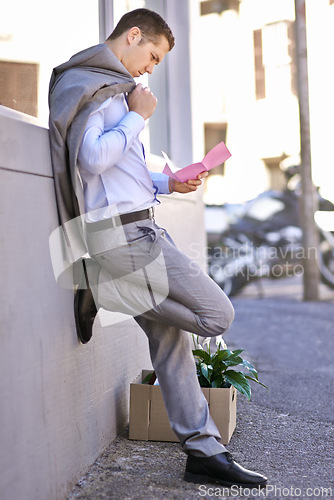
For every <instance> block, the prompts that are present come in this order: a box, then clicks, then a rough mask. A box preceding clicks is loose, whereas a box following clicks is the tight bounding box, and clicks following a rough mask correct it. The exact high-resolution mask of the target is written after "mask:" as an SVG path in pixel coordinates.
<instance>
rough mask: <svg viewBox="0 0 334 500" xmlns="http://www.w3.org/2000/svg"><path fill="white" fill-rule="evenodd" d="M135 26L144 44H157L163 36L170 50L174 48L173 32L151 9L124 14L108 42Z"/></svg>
mask: <svg viewBox="0 0 334 500" xmlns="http://www.w3.org/2000/svg"><path fill="white" fill-rule="evenodd" d="M134 26H137V27H138V28H139V29H140V31H141V33H142V35H143V40H142V41H143V42H144V41H146V42H152V43H157V42H158V39H159V37H160V36H161V35H163V36H164V37H165V38H166V39H167V41H168V44H169V50H172V48H173V47H174V44H175V38H174V35H173V33H172V30H171V29H170V27H169V26H168V24H167V23H166V21H165V20H164V19H163V18H162V17H161V16H160V15H159V14H158V13H157V12H154V11H153V10H149V9H136V10H132V11H131V12H127V13H126V14H124V16H123V17H121V19H120V20H119V22H118V24H117V26H116V28H115V29H114V31H113V32H112V33H111V35H110V36H109V38H108V40H114V39H115V38H118V37H119V36H121V35H122V34H123V33H124V32H125V31H129V30H130V29H131V28H133V27H134Z"/></svg>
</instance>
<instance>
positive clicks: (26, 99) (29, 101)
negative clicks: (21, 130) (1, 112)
mask: <svg viewBox="0 0 334 500" xmlns="http://www.w3.org/2000/svg"><path fill="white" fill-rule="evenodd" d="M37 81H38V65H37V64H28V63H18V62H10V61H0V104H2V105H3V106H7V107H8V108H11V109H15V110H17V111H22V113H26V114H28V115H32V116H37V112H38V110H37Z"/></svg>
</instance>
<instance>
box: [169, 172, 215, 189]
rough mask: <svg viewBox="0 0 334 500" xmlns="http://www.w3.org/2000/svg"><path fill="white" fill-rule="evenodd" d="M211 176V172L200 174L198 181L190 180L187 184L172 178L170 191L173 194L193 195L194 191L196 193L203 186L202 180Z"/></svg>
mask: <svg viewBox="0 0 334 500" xmlns="http://www.w3.org/2000/svg"><path fill="white" fill-rule="evenodd" d="M208 175H209V172H201V173H200V174H198V176H197V177H196V179H189V180H188V181H186V182H179V181H176V180H175V179H172V178H171V177H170V178H169V191H170V192H171V193H174V192H177V193H191V192H193V191H196V190H197V189H198V188H199V186H200V185H201V184H202V179H203V178H204V177H207V176H208Z"/></svg>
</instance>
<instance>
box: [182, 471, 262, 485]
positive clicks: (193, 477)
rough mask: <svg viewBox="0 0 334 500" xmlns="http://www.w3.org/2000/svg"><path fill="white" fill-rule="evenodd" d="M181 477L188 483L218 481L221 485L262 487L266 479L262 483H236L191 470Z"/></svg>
mask: <svg viewBox="0 0 334 500" xmlns="http://www.w3.org/2000/svg"><path fill="white" fill-rule="evenodd" d="M183 479H184V480H185V481H187V482H188V483H200V484H203V483H218V484H222V485H223V486H242V487H244V488H257V487H260V488H263V487H264V486H266V484H267V481H264V482H262V483H238V482H236V481H235V482H234V481H233V482H231V481H224V480H223V479H215V478H213V477H211V476H205V475H203V474H193V473H192V472H188V471H186V472H185V473H184V477H183Z"/></svg>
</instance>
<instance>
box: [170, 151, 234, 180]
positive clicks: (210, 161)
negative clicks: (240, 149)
mask: <svg viewBox="0 0 334 500" xmlns="http://www.w3.org/2000/svg"><path fill="white" fill-rule="evenodd" d="M162 154H163V156H164V158H165V160H166V165H165V168H164V169H163V173H164V174H166V175H168V176H169V177H171V178H172V179H175V180H176V181H179V182H186V181H187V180H189V179H195V178H196V177H197V176H198V174H200V173H201V172H205V171H206V170H207V171H208V170H211V169H212V168H214V167H217V166H218V165H220V164H221V163H224V161H226V160H227V159H228V158H230V156H231V153H230V152H229V150H228V149H227V147H226V146H225V144H224V143H223V142H220V143H219V144H217V145H216V146H215V147H214V148H212V149H211V150H210V151H209V152H208V153H207V154H206V155H205V156H204V158H203V160H202V161H201V162H199V163H192V164H191V165H188V166H187V167H183V168H177V167H175V166H174V165H173V163H172V162H171V160H170V159H169V158H168V156H167V155H166V153H164V152H163V151H162Z"/></svg>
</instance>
